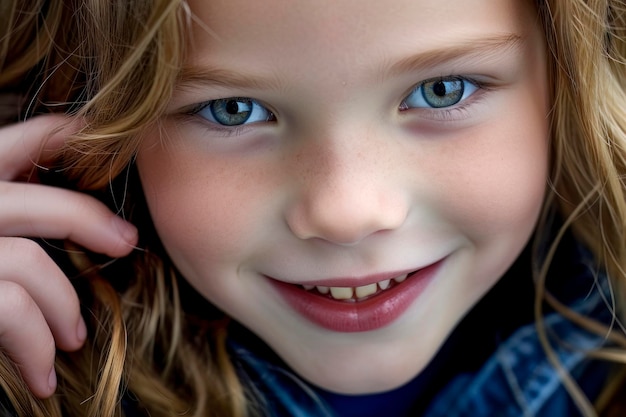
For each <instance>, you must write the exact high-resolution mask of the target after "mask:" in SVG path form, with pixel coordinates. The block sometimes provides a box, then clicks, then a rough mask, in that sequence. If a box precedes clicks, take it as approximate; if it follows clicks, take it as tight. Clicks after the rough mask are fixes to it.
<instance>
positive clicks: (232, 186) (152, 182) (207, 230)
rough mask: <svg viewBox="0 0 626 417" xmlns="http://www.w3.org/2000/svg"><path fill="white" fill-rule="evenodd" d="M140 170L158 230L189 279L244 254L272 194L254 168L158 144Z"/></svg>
mask: <svg viewBox="0 0 626 417" xmlns="http://www.w3.org/2000/svg"><path fill="white" fill-rule="evenodd" d="M233 164H234V165H233ZM137 166H138V169H139V174H140V176H141V181H142V185H143V187H144V193H145V196H146V200H147V203H148V206H149V209H150V213H151V216H152V218H153V221H154V224H155V227H156V229H157V232H158V234H159V236H160V238H161V240H162V242H163V244H164V246H165V248H166V249H167V251H168V253H169V255H170V256H171V257H172V259H173V260H174V262H175V263H176V264H177V266H178V267H179V268H180V269H181V272H183V274H184V275H187V274H186V273H185V272H187V273H189V276H193V275H195V274H196V273H195V272H198V271H201V270H203V269H204V270H206V268H211V269H215V268H220V265H221V264H224V265H225V264H227V263H228V262H232V259H233V258H241V257H243V256H245V253H246V251H247V248H248V247H251V245H252V240H253V239H254V236H255V235H257V234H258V233H257V230H256V229H255V227H256V228H258V225H259V224H262V222H260V221H259V220H258V217H259V216H261V215H262V213H263V211H264V207H265V205H266V204H265V203H264V201H265V200H266V199H267V196H268V195H270V194H271V193H268V192H267V190H266V188H265V187H264V186H263V184H264V183H265V179H264V178H263V175H260V172H261V171H259V170H257V169H255V166H254V165H252V164H248V165H245V164H241V163H235V162H233V161H230V160H228V158H224V157H221V158H219V159H218V158H211V157H210V155H208V154H203V153H201V152H198V150H197V149H195V150H194V151H191V150H187V149H185V147H183V146H179V145H177V144H173V145H169V146H167V147H165V146H162V145H160V144H153V145H151V146H146V147H145V148H144V149H142V150H141V151H140V153H139V156H138V160H137ZM232 166H238V169H237V170H233V169H232ZM192 270H194V271H195V270H197V271H195V272H193V271H192Z"/></svg>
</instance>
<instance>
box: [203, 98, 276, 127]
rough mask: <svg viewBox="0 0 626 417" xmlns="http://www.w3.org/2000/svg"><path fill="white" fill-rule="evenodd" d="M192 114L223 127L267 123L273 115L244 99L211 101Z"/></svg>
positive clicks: (257, 103) (251, 101) (257, 104)
mask: <svg viewBox="0 0 626 417" xmlns="http://www.w3.org/2000/svg"><path fill="white" fill-rule="evenodd" d="M191 113H192V114H197V115H198V116H200V117H202V118H204V119H206V120H208V121H209V122H212V123H215V124H218V125H220V126H225V127H235V126H241V125H245V124H250V123H255V122H269V121H272V120H274V119H275V117H274V114H272V112H271V111H269V110H268V109H267V108H265V106H263V105H262V104H260V103H259V102H257V101H256V100H253V99H251V98H246V97H231V98H221V99H218V100H211V101H208V102H206V103H203V104H201V105H200V106H199V108H197V109H194V110H193V111H192V112H191Z"/></svg>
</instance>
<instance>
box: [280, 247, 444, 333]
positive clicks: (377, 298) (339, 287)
mask: <svg viewBox="0 0 626 417" xmlns="http://www.w3.org/2000/svg"><path fill="white" fill-rule="evenodd" d="M444 263H445V258H444V259H442V260H439V261H437V262H435V263H433V264H430V265H427V266H425V267H423V268H420V269H418V270H416V271H414V272H411V273H400V274H399V275H396V276H395V277H394V276H393V275H392V276H389V278H387V277H384V279H380V280H378V281H375V282H371V283H369V284H366V285H362V286H348V285H347V284H349V283H348V282H346V280H345V279H338V280H331V281H327V282H317V283H315V285H312V284H291V283H287V282H283V281H279V280H275V279H271V278H270V279H269V282H270V283H271V285H272V286H273V287H274V289H275V290H276V292H277V294H278V296H279V297H280V298H282V300H284V301H285V303H286V304H287V306H289V307H290V308H291V309H292V310H294V311H295V312H296V313H299V315H300V316H302V317H303V318H305V319H307V320H308V321H309V322H312V323H313V324H315V325H318V326H320V327H323V328H325V329H328V330H332V331H336V332H346V333H348V332H365V331H371V330H376V329H379V328H382V327H385V326H387V325H389V324H391V323H392V322H394V321H395V320H396V319H398V318H399V317H400V316H402V315H403V314H404V312H405V311H406V310H407V309H408V308H409V307H410V306H411V305H412V304H413V303H414V302H415V301H416V300H418V299H419V298H420V296H421V295H422V293H423V292H424V290H425V289H426V288H427V287H428V285H429V284H430V283H431V282H432V281H433V280H434V279H435V278H436V276H437V275H438V274H437V273H438V271H439V270H440V268H441V266H442V265H443V264H444ZM268 278H269V277H268ZM381 278H382V277H381ZM323 284H327V285H323ZM332 284H334V285H332Z"/></svg>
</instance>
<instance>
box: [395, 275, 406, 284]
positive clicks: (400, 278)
mask: <svg viewBox="0 0 626 417" xmlns="http://www.w3.org/2000/svg"><path fill="white" fill-rule="evenodd" d="M407 276H408V274H404V275H400V276H399V277H395V278H394V279H393V280H394V281H396V282H397V283H401V282H402V281H404V280H405V279H406V277H407Z"/></svg>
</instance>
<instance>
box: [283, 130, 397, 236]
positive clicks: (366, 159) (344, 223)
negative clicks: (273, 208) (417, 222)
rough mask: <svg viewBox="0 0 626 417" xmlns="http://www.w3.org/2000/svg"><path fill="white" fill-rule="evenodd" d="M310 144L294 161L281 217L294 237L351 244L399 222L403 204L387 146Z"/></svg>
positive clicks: (328, 142) (339, 141)
mask: <svg viewBox="0 0 626 417" xmlns="http://www.w3.org/2000/svg"><path fill="white" fill-rule="evenodd" d="M313 142H314V143H313V144H312V145H310V146H306V147H305V149H302V150H301V151H300V152H299V153H298V156H296V158H294V161H295V163H294V167H293V170H294V171H295V173H294V172H292V173H294V174H295V175H294V176H293V177H292V178H297V187H296V191H295V196H294V198H293V199H292V201H291V204H290V205H289V207H288V210H287V213H286V216H285V217H286V220H287V223H288V225H289V228H290V229H291V231H292V233H293V234H294V235H296V236H297V237H298V238H300V239H313V238H318V239H323V240H325V241H328V242H332V243H334V244H340V245H355V244H357V243H359V242H361V241H362V240H363V239H365V238H366V237H368V236H370V235H373V234H377V233H379V232H384V231H391V230H394V229H397V228H399V227H400V226H401V225H402V224H403V223H404V221H405V219H406V217H407V214H408V209H409V200H408V196H407V195H406V192H405V190H403V187H402V181H401V176H400V175H399V172H398V169H399V165H398V164H397V162H398V161H394V158H393V157H392V155H391V153H392V152H391V149H390V147H387V146H384V144H383V145H382V146H380V144H378V145H377V144H376V143H375V142H373V141H356V143H358V144H356V143H354V142H355V141H350V140H346V141H341V140H333V139H327V140H323V141H313ZM394 162H395V164H394Z"/></svg>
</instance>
